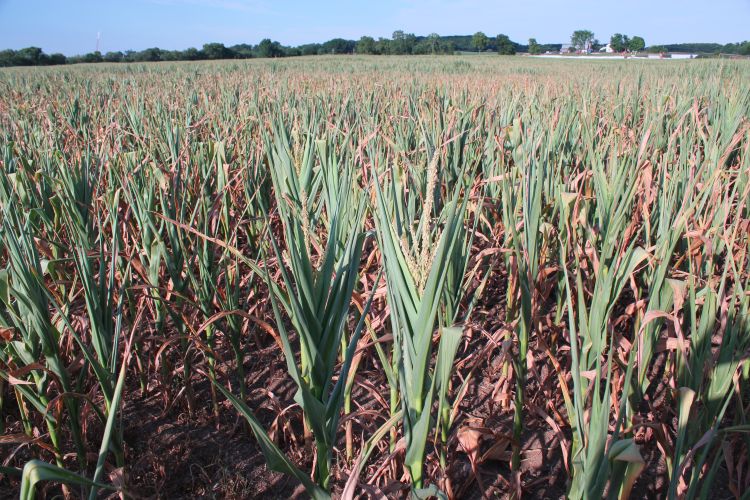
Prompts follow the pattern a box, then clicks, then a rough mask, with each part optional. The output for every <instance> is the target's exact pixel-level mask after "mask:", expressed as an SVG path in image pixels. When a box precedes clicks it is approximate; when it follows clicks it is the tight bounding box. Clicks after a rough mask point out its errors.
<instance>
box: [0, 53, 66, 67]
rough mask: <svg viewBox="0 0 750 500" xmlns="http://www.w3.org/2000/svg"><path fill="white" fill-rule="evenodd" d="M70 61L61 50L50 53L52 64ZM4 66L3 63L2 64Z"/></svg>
mask: <svg viewBox="0 0 750 500" xmlns="http://www.w3.org/2000/svg"><path fill="white" fill-rule="evenodd" d="M66 62H68V58H67V57H65V55H64V54H60V53H59V52H55V53H54V54H50V55H49V63H50V64H65V63H66ZM0 66H2V64H0Z"/></svg>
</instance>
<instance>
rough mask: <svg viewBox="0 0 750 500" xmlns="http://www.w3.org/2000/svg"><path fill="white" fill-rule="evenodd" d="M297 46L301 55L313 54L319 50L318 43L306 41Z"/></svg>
mask: <svg viewBox="0 0 750 500" xmlns="http://www.w3.org/2000/svg"><path fill="white" fill-rule="evenodd" d="M298 48H299V50H300V54H301V55H303V56H314V55H316V54H318V53H319V52H320V50H321V45H320V44H319V43H308V44H305V45H300V46H299V47H298Z"/></svg>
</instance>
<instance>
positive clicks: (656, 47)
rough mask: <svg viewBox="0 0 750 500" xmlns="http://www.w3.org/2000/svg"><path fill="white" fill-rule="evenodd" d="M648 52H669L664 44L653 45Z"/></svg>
mask: <svg viewBox="0 0 750 500" xmlns="http://www.w3.org/2000/svg"><path fill="white" fill-rule="evenodd" d="M648 52H650V53H652V54H661V53H663V52H669V51H668V50H667V48H666V47H665V46H664V45H652V46H651V47H649V48H648Z"/></svg>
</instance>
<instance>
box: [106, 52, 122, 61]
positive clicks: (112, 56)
mask: <svg viewBox="0 0 750 500" xmlns="http://www.w3.org/2000/svg"><path fill="white" fill-rule="evenodd" d="M123 56H124V54H123V53H122V52H120V51H117V52H107V53H106V54H104V60H105V61H106V62H113V63H117V62H121V61H122V58H123Z"/></svg>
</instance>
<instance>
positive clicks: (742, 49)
mask: <svg viewBox="0 0 750 500" xmlns="http://www.w3.org/2000/svg"><path fill="white" fill-rule="evenodd" d="M737 53H738V54H741V55H743V56H750V42H742V43H741V44H740V46H739V48H738V49H737Z"/></svg>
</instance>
